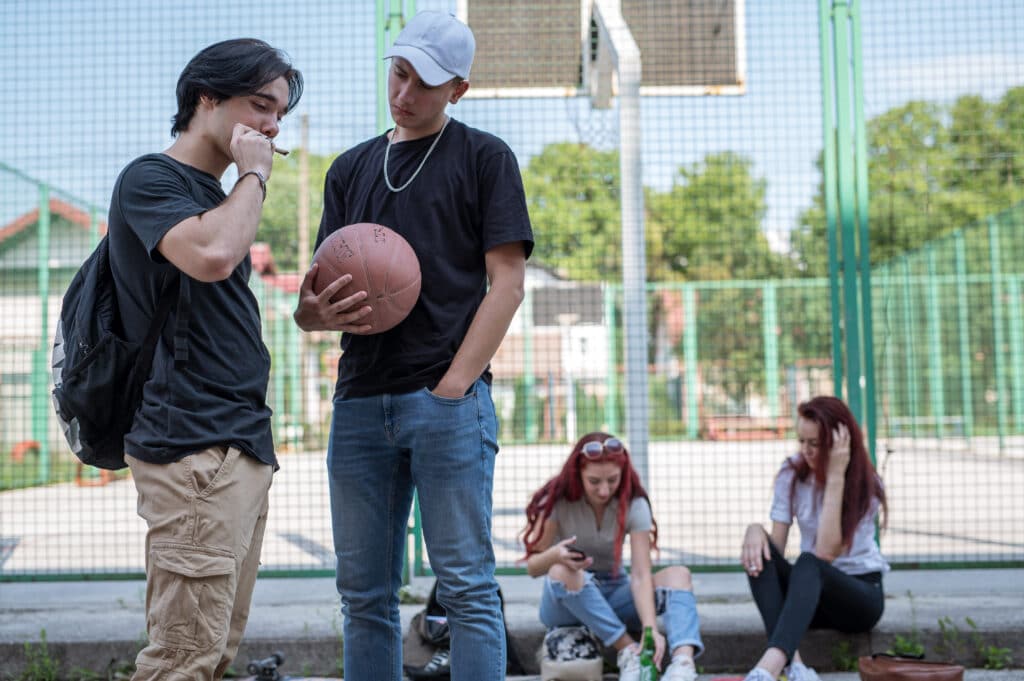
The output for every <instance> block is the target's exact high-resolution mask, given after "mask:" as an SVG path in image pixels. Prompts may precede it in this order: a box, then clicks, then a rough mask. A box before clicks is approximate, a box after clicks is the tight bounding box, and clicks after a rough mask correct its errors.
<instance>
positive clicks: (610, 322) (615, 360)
mask: <svg viewBox="0 0 1024 681" xmlns="http://www.w3.org/2000/svg"><path fill="white" fill-rule="evenodd" d="M602 291H603V292H604V319H605V323H606V324H607V327H608V380H607V382H606V383H607V386H608V397H607V398H606V399H605V401H604V422H605V423H606V424H607V427H608V432H609V433H617V432H619V344H618V342H617V339H618V337H617V335H616V334H617V333H618V324H617V319H618V316H617V315H616V314H615V287H614V286H611V285H605V286H604V288H603V289H602Z"/></svg>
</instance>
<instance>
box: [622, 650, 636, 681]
mask: <svg viewBox="0 0 1024 681" xmlns="http://www.w3.org/2000/svg"><path fill="white" fill-rule="evenodd" d="M616 661H617V662H618V664H619V681H640V653H639V652H638V650H637V648H636V647H635V646H631V645H630V646H626V647H625V648H623V649H622V650H620V651H619V656H618V658H617V660H616Z"/></svg>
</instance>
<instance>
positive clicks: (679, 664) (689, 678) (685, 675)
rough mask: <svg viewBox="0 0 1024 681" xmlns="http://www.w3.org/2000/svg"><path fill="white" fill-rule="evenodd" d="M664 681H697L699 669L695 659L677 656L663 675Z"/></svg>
mask: <svg viewBox="0 0 1024 681" xmlns="http://www.w3.org/2000/svg"><path fill="white" fill-rule="evenodd" d="M661 679H662V681H697V667H696V666H695V665H694V664H693V658H692V657H687V656H685V655H677V656H676V657H673V658H672V662H671V663H670V664H669V665H668V667H667V668H666V669H665V673H663V674H662V675H661Z"/></svg>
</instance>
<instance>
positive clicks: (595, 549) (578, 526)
mask: <svg viewBox="0 0 1024 681" xmlns="http://www.w3.org/2000/svg"><path fill="white" fill-rule="evenodd" d="M618 515H619V500H618V499H613V500H612V501H611V502H609V504H608V505H607V506H606V507H605V509H604V515H603V516H602V517H601V526H600V528H599V527H598V526H597V519H596V518H595V517H594V510H593V509H592V508H591V506H590V504H588V503H587V500H586V499H585V498H583V497H581V498H580V499H579V500H578V501H566V500H565V499H561V500H559V501H558V502H556V503H555V507H554V508H553V509H551V515H550V516H549V517H550V519H551V520H553V521H555V522H556V523H558V535H559V536H557V537H555V539H554V541H555V542H560V541H562V540H563V539H567V538H568V537H571V536H573V535H576V546H578V547H579V548H580V549H582V550H583V551H585V552H586V554H587V555H588V556H591V557H592V558H593V559H594V563H593V565H591V566H590V568H589V569H590V570H592V571H594V572H611V570H612V568H613V567H614V563H615V534H616V529H617V522H618ZM653 525H654V520H653V516H652V515H651V506H650V504H648V503H647V500H646V499H644V498H643V497H635V498H634V499H633V501H632V502H630V505H629V512H628V513H626V532H625V534H624V535H623V537H624V538H626V537H629V534H630V533H631V532H648V531H650V529H651V527H652V526H653Z"/></svg>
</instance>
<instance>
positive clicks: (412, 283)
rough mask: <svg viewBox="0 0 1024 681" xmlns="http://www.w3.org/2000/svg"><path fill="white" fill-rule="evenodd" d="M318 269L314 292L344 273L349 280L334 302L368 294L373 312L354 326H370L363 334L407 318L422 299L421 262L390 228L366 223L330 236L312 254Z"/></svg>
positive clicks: (386, 327)
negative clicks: (364, 293)
mask: <svg viewBox="0 0 1024 681" xmlns="http://www.w3.org/2000/svg"><path fill="white" fill-rule="evenodd" d="M313 262H315V263H317V265H318V268H317V272H316V278H315V279H314V280H313V291H314V292H315V293H320V292H321V291H322V290H323V289H324V288H325V287H326V286H327V285H329V284H330V283H331V282H333V281H335V280H336V279H337V278H338V277H340V276H342V275H344V274H351V275H352V281H351V282H349V283H348V285H346V286H345V287H344V288H342V289H341V291H339V292H338V293H337V294H336V295H335V296H334V297H333V300H340V299H342V298H344V297H346V296H350V295H352V294H353V293H356V292H358V291H366V293H367V298H366V301H365V304H366V305H369V306H370V307H372V308H373V311H372V312H370V314H368V315H367V316H365V317H363V318H362V319H361V320H359V321H358V322H357V323H358V324H369V325H370V330H369V331H367V332H366V334H373V333H381V332H382V331H387V330H388V329H391V328H394V327H395V326H396V325H397V324H398V323H399V322H401V321H402V320H403V319H405V318H406V316H408V314H409V312H410V311H411V310H412V308H413V306H414V305H415V304H416V301H417V299H419V297H420V261H419V259H418V258H417V257H416V252H415V251H414V250H412V246H410V245H409V242H408V241H406V240H405V239H404V238H402V236H401V235H400V234H399V233H398V232H396V231H394V230H393V229H391V228H389V227H385V226H384V225H376V224H373V223H370V222H359V223H356V224H353V225H347V226H345V227H342V228H341V229H339V230H337V231H335V232H332V233H331V235H330V236H328V237H327V238H326V239H324V240H323V243H321V244H320V247H319V248H317V249H316V253H314V254H313Z"/></svg>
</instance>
